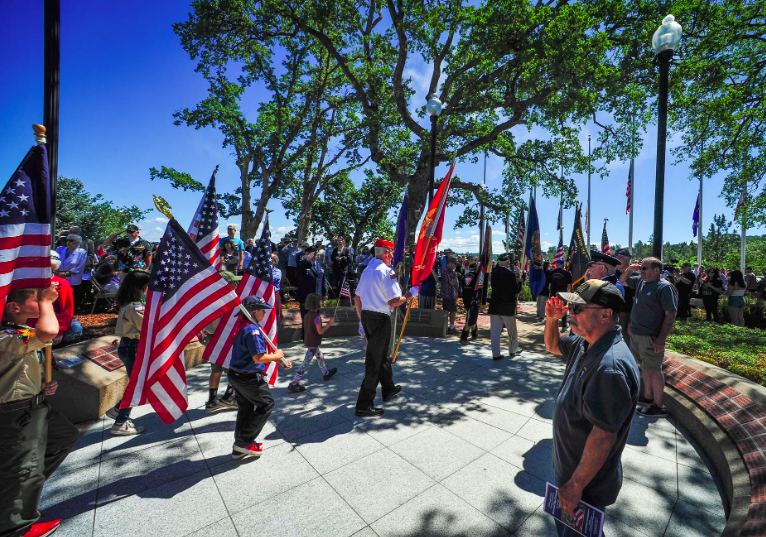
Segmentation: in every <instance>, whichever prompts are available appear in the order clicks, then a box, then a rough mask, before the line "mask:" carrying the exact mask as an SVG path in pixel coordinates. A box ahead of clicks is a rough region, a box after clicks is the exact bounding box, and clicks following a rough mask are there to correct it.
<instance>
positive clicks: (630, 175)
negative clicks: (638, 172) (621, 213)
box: [625, 159, 634, 214]
mask: <svg viewBox="0 0 766 537" xmlns="http://www.w3.org/2000/svg"><path fill="white" fill-rule="evenodd" d="M633 170H634V167H633V159H630V170H629V171H628V189H627V190H626V191H625V195H626V196H627V197H628V206H627V207H626V208H625V214H628V213H629V212H630V202H631V198H633V196H632V194H633V192H632V188H633Z"/></svg>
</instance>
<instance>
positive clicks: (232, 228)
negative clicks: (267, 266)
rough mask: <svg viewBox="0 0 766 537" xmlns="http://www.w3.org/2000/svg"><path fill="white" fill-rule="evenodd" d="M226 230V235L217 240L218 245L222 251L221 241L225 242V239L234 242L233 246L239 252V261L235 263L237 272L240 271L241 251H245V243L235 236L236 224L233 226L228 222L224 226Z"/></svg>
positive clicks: (242, 256) (242, 258)
mask: <svg viewBox="0 0 766 537" xmlns="http://www.w3.org/2000/svg"><path fill="white" fill-rule="evenodd" d="M226 231H227V233H228V236H226V237H221V240H220V241H219V242H218V247H219V248H220V249H221V251H222V252H223V243H224V242H226V240H227V239H228V240H230V241H231V242H233V243H234V246H235V247H236V248H237V252H239V263H238V264H237V272H242V262H243V261H244V255H243V252H244V251H245V243H244V242H243V241H242V239H240V238H238V237H237V236H236V235H237V226H235V225H234V224H229V226H228V227H227V228H226Z"/></svg>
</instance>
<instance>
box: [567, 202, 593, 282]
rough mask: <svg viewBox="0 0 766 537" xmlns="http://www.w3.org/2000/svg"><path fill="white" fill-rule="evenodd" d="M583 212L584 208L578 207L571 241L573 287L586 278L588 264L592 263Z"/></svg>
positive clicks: (569, 265)
mask: <svg viewBox="0 0 766 537" xmlns="http://www.w3.org/2000/svg"><path fill="white" fill-rule="evenodd" d="M581 211H582V208H581V207H580V206H578V207H577V210H576V211H575V220H574V226H572V239H571V240H570V241H569V258H568V260H567V270H568V271H569V272H570V273H571V274H572V285H573V286H574V285H576V284H577V283H578V282H579V281H580V280H582V279H583V278H584V277H585V271H586V270H588V263H590V252H589V251H588V250H589V248H588V247H587V246H586V244H585V237H584V236H583V232H582V217H581V216H580V215H581Z"/></svg>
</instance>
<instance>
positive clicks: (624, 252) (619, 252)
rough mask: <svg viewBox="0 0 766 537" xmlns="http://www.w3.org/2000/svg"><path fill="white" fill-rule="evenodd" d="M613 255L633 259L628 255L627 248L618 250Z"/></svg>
mask: <svg viewBox="0 0 766 537" xmlns="http://www.w3.org/2000/svg"><path fill="white" fill-rule="evenodd" d="M614 255H619V256H621V257H630V258H632V257H633V256H632V255H630V250H628V249H627V248H620V249H619V250H617V251H616V252H615V253H614Z"/></svg>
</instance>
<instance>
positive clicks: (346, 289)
mask: <svg viewBox="0 0 766 537" xmlns="http://www.w3.org/2000/svg"><path fill="white" fill-rule="evenodd" d="M340 296H341V297H344V296H345V297H347V298H351V287H350V286H349V283H348V280H347V279H346V278H343V285H341V287H340Z"/></svg>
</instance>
